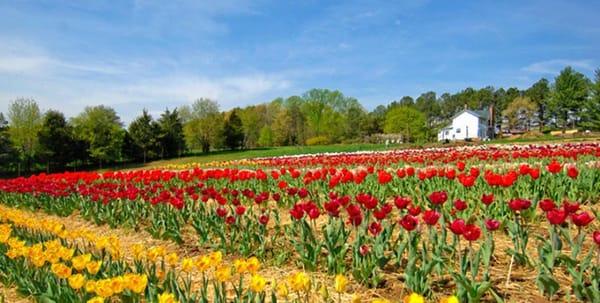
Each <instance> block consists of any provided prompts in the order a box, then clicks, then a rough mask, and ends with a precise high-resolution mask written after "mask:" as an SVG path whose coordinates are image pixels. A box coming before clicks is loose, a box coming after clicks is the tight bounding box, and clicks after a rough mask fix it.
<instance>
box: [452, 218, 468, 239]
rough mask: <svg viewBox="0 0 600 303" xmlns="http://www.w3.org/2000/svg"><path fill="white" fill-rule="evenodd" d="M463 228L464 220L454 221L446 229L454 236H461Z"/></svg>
mask: <svg viewBox="0 0 600 303" xmlns="http://www.w3.org/2000/svg"><path fill="white" fill-rule="evenodd" d="M465 226H466V225H465V220H463V219H456V220H454V221H452V222H451V223H450V225H449V226H448V227H449V228H450V230H451V231H452V233H454V234H455V235H462V234H463V233H464V231H465Z"/></svg>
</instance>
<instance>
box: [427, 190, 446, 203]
mask: <svg viewBox="0 0 600 303" xmlns="http://www.w3.org/2000/svg"><path fill="white" fill-rule="evenodd" d="M446 200H448V194H447V193H446V192H445V191H435V192H432V193H431V194H430V195H429V201H430V202H431V203H432V204H434V205H441V204H444V202H446Z"/></svg>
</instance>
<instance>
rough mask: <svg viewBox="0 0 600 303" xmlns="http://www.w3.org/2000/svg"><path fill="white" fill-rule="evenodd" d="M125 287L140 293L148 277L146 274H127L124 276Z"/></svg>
mask: <svg viewBox="0 0 600 303" xmlns="http://www.w3.org/2000/svg"><path fill="white" fill-rule="evenodd" d="M124 279H125V281H126V283H127V288H128V289H129V290H131V291H133V292H134V293H137V294H139V293H142V292H144V290H146V286H147V285H148V277H147V276H146V275H136V274H128V275H126V276H125V277H124Z"/></svg>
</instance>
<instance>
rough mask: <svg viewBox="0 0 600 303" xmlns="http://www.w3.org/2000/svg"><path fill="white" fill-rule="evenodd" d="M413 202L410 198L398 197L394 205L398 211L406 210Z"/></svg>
mask: <svg viewBox="0 0 600 303" xmlns="http://www.w3.org/2000/svg"><path fill="white" fill-rule="evenodd" d="M411 202H412V200H411V199H410V198H409V197H396V198H395V199H394V204H396V207H397V208H398V209H405V208H406V207H407V206H408V205H409V204H410V203H411Z"/></svg>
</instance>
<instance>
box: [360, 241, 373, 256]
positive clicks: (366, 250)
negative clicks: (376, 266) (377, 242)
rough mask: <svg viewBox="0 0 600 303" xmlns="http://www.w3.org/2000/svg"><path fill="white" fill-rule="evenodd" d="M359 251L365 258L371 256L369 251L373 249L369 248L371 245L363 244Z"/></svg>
mask: <svg viewBox="0 0 600 303" xmlns="http://www.w3.org/2000/svg"><path fill="white" fill-rule="evenodd" d="M358 251H359V252H360V255H361V256H363V257H364V256H366V255H368V254H369V251H371V249H370V248H369V245H367V244H363V245H361V246H360V248H359V249H358Z"/></svg>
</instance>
